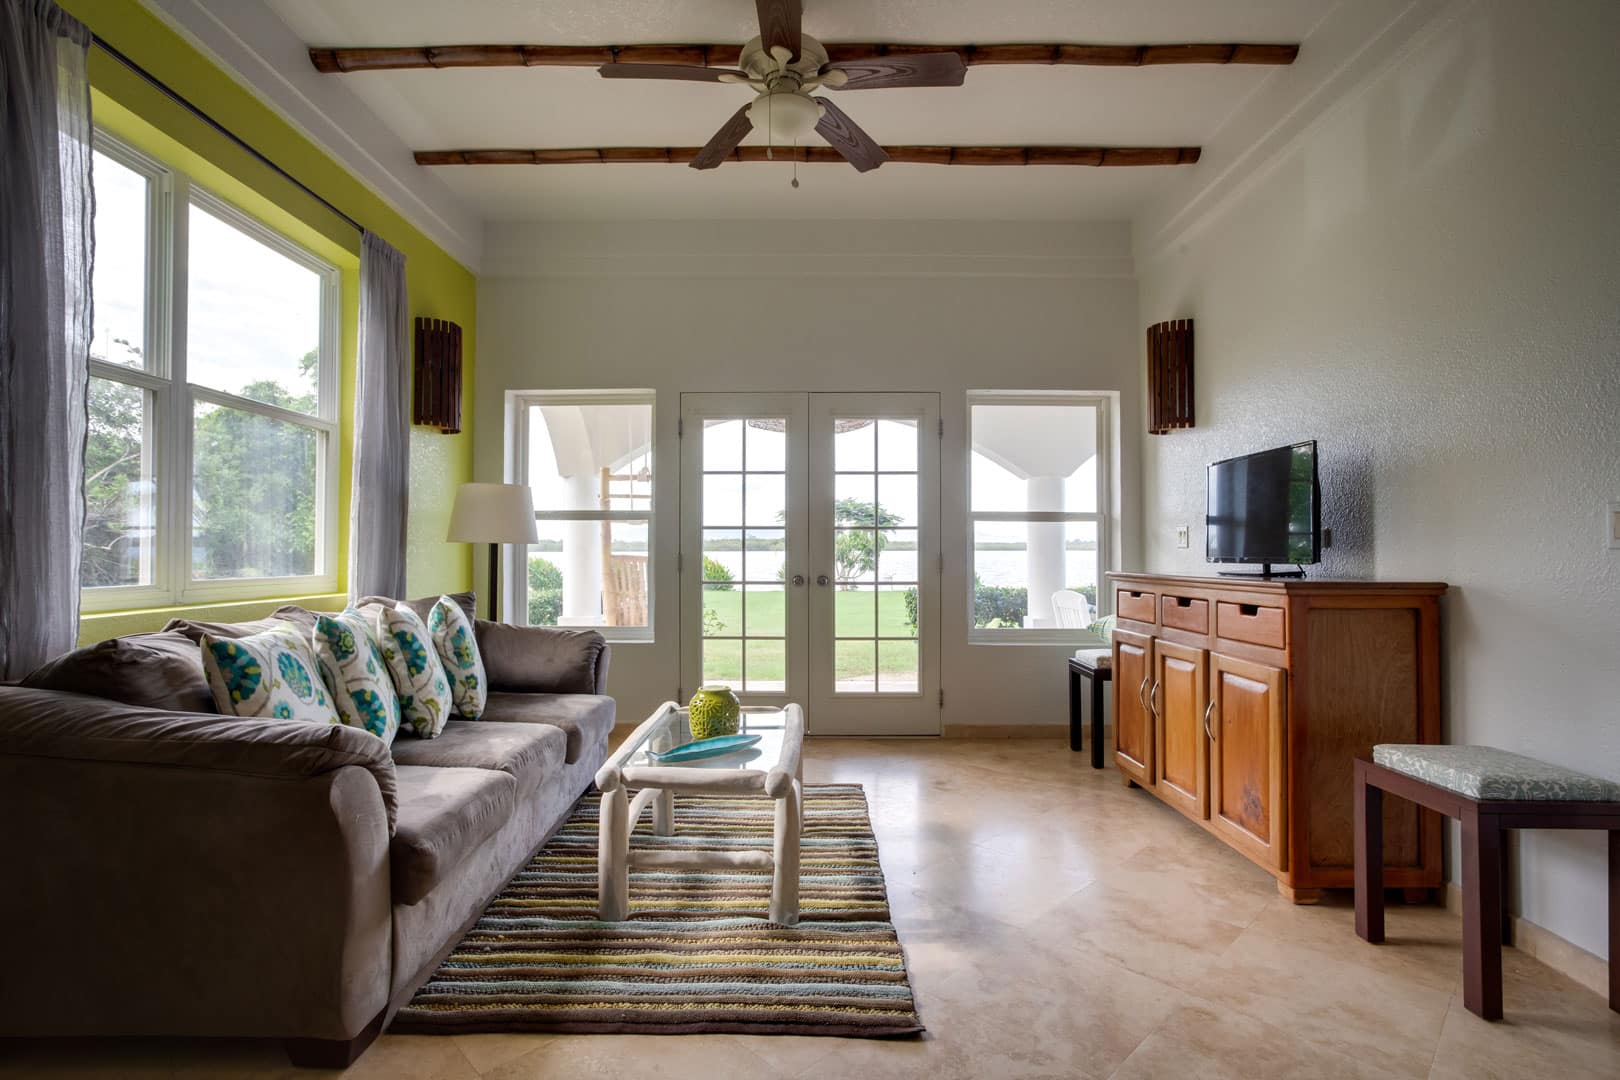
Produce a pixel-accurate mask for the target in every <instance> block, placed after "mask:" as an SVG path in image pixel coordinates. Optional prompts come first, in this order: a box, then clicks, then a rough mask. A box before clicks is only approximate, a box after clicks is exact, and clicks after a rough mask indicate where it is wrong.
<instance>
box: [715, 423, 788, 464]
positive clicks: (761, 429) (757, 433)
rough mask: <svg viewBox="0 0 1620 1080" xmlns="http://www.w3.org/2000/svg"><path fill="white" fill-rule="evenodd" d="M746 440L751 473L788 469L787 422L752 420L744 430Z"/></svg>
mask: <svg viewBox="0 0 1620 1080" xmlns="http://www.w3.org/2000/svg"><path fill="white" fill-rule="evenodd" d="M744 439H745V444H746V449H747V453H748V462H747V468H748V471H749V472H751V473H755V472H782V471H784V470H786V469H787V421H786V420H782V419H773V420H750V421H748V424H747V427H746V428H745V429H744ZM706 467H707V466H706Z"/></svg>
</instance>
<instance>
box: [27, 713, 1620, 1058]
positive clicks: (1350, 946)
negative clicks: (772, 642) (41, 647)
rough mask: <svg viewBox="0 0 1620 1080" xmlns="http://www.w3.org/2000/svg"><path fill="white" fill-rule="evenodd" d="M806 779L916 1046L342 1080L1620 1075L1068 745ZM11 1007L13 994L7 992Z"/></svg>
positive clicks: (837, 1043) (904, 759)
mask: <svg viewBox="0 0 1620 1080" xmlns="http://www.w3.org/2000/svg"><path fill="white" fill-rule="evenodd" d="M806 751H807V764H806V778H807V779H808V780H810V781H811V782H815V781H831V780H836V781H841V782H859V783H861V784H864V785H865V786H866V791H867V797H868V799H869V800H870V802H871V807H872V820H873V823H874V825H875V827H876V830H877V836H878V842H879V846H880V848H881V851H882V858H883V869H884V872H885V873H886V875H887V877H888V882H889V893H890V899H891V903H892V907H893V910H894V921H895V924H896V926H897V927H898V928H899V930H900V936H901V940H902V941H903V942H904V943H905V945H906V949H907V954H908V958H909V962H910V967H911V976H912V981H913V984H914V986H915V989H916V993H917V998H918V1004H919V1008H920V1010H921V1012H922V1017H923V1022H924V1023H925V1024H927V1025H928V1029H929V1030H928V1034H927V1035H926V1036H924V1037H923V1038H921V1039H918V1040H908V1041H901V1042H882V1041H872V1040H858V1039H812V1038H757V1037H741V1036H687V1037H652V1036H558V1037H546V1036H535V1035H474V1036H459V1037H455V1038H431V1037H423V1036H414V1037H413V1036H401V1037H391V1036H384V1037H383V1038H382V1039H380V1040H379V1041H378V1042H377V1044H376V1045H375V1046H374V1047H372V1049H371V1051H370V1052H369V1053H368V1054H367V1055H366V1056H365V1057H364V1058H362V1059H361V1061H360V1062H359V1063H358V1064H357V1065H356V1066H355V1067H354V1068H353V1069H351V1070H349V1073H348V1074H347V1075H350V1076H355V1077H368V1078H371V1077H376V1078H385V1077H386V1078H399V1080H471V1078H475V1077H480V1076H483V1077H491V1078H501V1080H519V1078H527V1077H568V1078H570V1080H573V1078H579V1080H586V1078H591V1077H641V1076H650V1077H699V1078H702V1080H725V1078H730V1077H761V1078H777V1077H783V1078H786V1077H801V1076H803V1077H815V1078H822V1077H830V1078H843V1077H859V1078H862V1080H868V1078H870V1080H877V1078H881V1077H891V1076H893V1077H927V1078H928V1080H952V1078H958V1077H986V1078H1001V1077H1092V1076H1096V1077H1104V1076H1116V1077H1132V1078H1138V1077H1176V1078H1178V1080H1184V1078H1189V1077H1199V1078H1202V1077H1242V1078H1245V1080H1263V1078H1268V1077H1307V1076H1310V1077H1380V1078H1387V1077H1446V1078H1453V1077H1456V1078H1464V1077H1466V1078H1476V1077H1487V1078H1488V1077H1501V1078H1509V1077H1512V1078H1518V1077H1555V1078H1557V1080H1576V1078H1579V1077H1603V1078H1607V1080H1613V1078H1615V1077H1617V1076H1620V1016H1616V1015H1615V1014H1614V1013H1611V1012H1609V1011H1608V1009H1607V1008H1606V1007H1605V1003H1604V1002H1603V1000H1602V999H1601V998H1599V997H1598V996H1597V995H1595V994H1593V993H1591V992H1590V991H1588V990H1586V989H1585V988H1583V987H1581V986H1578V985H1577V984H1575V983H1573V982H1571V981H1570V980H1568V979H1566V978H1564V977H1563V976H1561V975H1559V974H1557V973H1556V972H1554V971H1552V970H1550V969H1548V968H1546V967H1544V966H1542V965H1541V964H1539V963H1537V962H1536V961H1534V960H1532V959H1530V958H1528V957H1526V956H1525V955H1523V954H1522V953H1519V952H1518V951H1516V950H1512V949H1509V950H1508V951H1507V954H1506V955H1507V960H1506V964H1505V968H1506V971H1505V981H1506V1009H1507V1019H1506V1020H1505V1021H1504V1022H1502V1023H1498V1024H1487V1023H1485V1022H1484V1021H1482V1020H1480V1019H1478V1018H1477V1017H1475V1016H1473V1015H1471V1014H1470V1013H1468V1012H1466V1011H1464V1009H1463V1007H1462V989H1461V966H1462V953H1461V949H1460V946H1459V935H1460V930H1461V927H1460V924H1459V922H1458V920H1457V919H1456V918H1455V917H1454V916H1452V915H1450V914H1448V913H1446V912H1445V911H1444V910H1442V909H1439V908H1427V907H1426V908H1408V907H1395V908H1391V909H1390V915H1389V944H1388V945H1386V946H1383V947H1377V948H1375V947H1373V946H1370V945H1367V944H1365V943H1364V942H1362V941H1360V940H1359V939H1357V938H1356V936H1355V934H1354V931H1353V930H1352V929H1351V911H1350V907H1349V902H1348V898H1347V897H1343V896H1334V897H1332V899H1331V900H1330V901H1329V902H1328V903H1325V904H1323V905H1322V906H1320V907H1294V906H1292V905H1290V904H1287V903H1284V902H1283V901H1282V900H1281V899H1280V898H1279V897H1278V895H1277V892H1276V889H1275V887H1274V885H1273V883H1272V879H1271V878H1270V877H1269V876H1267V875H1266V874H1264V873H1262V872H1261V871H1259V870H1257V869H1256V868H1255V867H1253V866H1251V865H1250V864H1249V863H1247V862H1246V861H1244V860H1243V859H1242V858H1240V857H1238V856H1237V855H1235V854H1233V853H1232V852H1230V851H1227V850H1226V849H1225V848H1223V847H1222V846H1221V845H1220V844H1218V843H1216V842H1215V841H1214V840H1213V839H1211V838H1210V837H1209V836H1207V835H1205V834H1204V833H1203V832H1202V831H1200V830H1199V829H1197V828H1195V827H1193V826H1192V825H1191V824H1190V823H1188V822H1186V821H1184V820H1183V819H1181V818H1180V817H1179V816H1177V815H1176V814H1175V813H1174V812H1173V811H1171V810H1170V809H1169V808H1167V807H1165V806H1163V805H1161V804H1159V803H1158V802H1156V801H1155V800H1153V799H1152V798H1151V797H1149V796H1147V795H1146V794H1145V793H1143V792H1140V791H1127V790H1126V789H1125V788H1124V787H1122V786H1121V784H1120V782H1119V774H1118V773H1116V772H1115V771H1114V770H1113V769H1112V768H1109V769H1106V770H1104V771H1102V772H1094V771H1093V770H1092V769H1091V768H1090V767H1089V765H1088V764H1087V760H1088V759H1087V755H1082V754H1071V753H1070V752H1069V751H1068V749H1067V747H1066V745H1065V744H1064V743H1062V742H1060V741H1058V740H1056V739H1054V740H1051V741H1046V740H1017V741H999V742H968V741H946V742H936V741H928V742H923V741H880V740H853V739H850V740H822V741H812V742H810V743H808V744H807V745H806ZM11 989H12V990H13V991H17V990H23V989H24V988H19V987H12V988H11ZM0 1074H3V1075H6V1076H42V1077H56V1076H103V1077H132V1078H140V1077H160V1076H161V1077H169V1076H221V1077H223V1076H286V1077H299V1076H302V1077H307V1076H310V1075H312V1074H310V1073H308V1072H304V1071H301V1070H295V1069H292V1068H290V1067H289V1066H288V1065H287V1063H286V1059H285V1058H284V1057H282V1055H281V1052H280V1050H279V1049H278V1048H277V1047H275V1046H273V1045H265V1044H258V1043H246V1042H244V1043H234V1042H226V1043H197V1042H179V1041H171V1040H161V1041H158V1040H150V1041H122V1040H120V1041H111V1042H89V1043H77V1044H75V1043H68V1042H61V1041H52V1042H45V1041H40V1042H32V1041H30V1042H15V1041H13V1042H9V1043H8V1042H5V1041H0Z"/></svg>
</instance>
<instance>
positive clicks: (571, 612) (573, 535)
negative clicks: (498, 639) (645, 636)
mask: <svg viewBox="0 0 1620 1080" xmlns="http://www.w3.org/2000/svg"><path fill="white" fill-rule="evenodd" d="M568 496H569V499H568V501H569V504H570V505H572V506H595V505H596V503H597V499H598V496H599V492H598V490H597V479H596V477H595V476H593V475H591V474H590V473H584V474H581V475H577V476H570V477H569V478H568ZM562 574H563V596H562V619H561V623H562V625H564V626H596V625H599V624H600V623H601V621H602V525H601V523H600V522H596V521H570V522H567V523H566V524H564V525H563V565H562Z"/></svg>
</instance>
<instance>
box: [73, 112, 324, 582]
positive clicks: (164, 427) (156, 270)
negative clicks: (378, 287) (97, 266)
mask: <svg viewBox="0 0 1620 1080" xmlns="http://www.w3.org/2000/svg"><path fill="white" fill-rule="evenodd" d="M94 148H95V149H96V150H97V151H99V152H100V153H102V154H104V155H106V156H107V157H109V158H112V159H113V160H115V161H117V162H118V163H119V164H121V165H124V166H126V167H128V168H130V169H133V170H135V171H136V172H138V173H141V174H142V175H144V176H145V177H146V178H147V180H148V188H147V193H148V194H147V231H146V236H147V252H146V267H147V274H146V280H147V288H146V293H147V298H146V339H145V342H144V345H143V350H144V351H143V356H144V358H145V361H146V366H145V367H144V368H132V367H128V366H125V365H123V364H112V363H106V362H103V361H100V360H91V361H90V374H91V375H92V376H94V377H96V378H101V379H106V380H109V381H112V382H116V383H121V384H123V385H126V386H133V387H138V388H140V389H142V390H144V391H147V392H149V393H150V394H151V401H152V409H151V413H150V414H149V419H148V423H147V429H146V438H147V440H148V447H149V455H150V460H151V462H152V474H153V479H154V480H155V482H156V486H157V494H156V499H155V507H154V510H155V513H154V530H153V531H154V537H153V542H152V545H151V550H152V569H151V581H150V582H147V583H144V584H139V585H106V586H96V587H93V588H84V589H81V590H80V593H79V596H80V607H81V608H82V610H84V611H86V612H105V611H124V610H131V609H135V608H145V607H168V606H188V605H195V604H203V603H218V602H225V601H246V600H256V599H274V598H279V597H287V596H301V595H303V596H307V595H314V594H319V593H330V592H334V591H336V589H337V578H338V575H337V566H338V550H337V539H338V521H339V518H338V505H337V502H338V487H339V476H338V468H339V460H340V459H339V453H340V450H341V447H340V445H339V442H340V440H339V433H340V425H339V421H338V397H339V393H340V391H339V381H338V380H339V371H340V368H341V354H340V345H339V322H340V313H341V307H340V303H341V298H340V281H341V276H340V274H339V272H338V269H337V267H335V266H333V265H332V264H331V263H328V262H326V261H325V260H324V259H321V258H319V257H317V256H315V255H314V254H312V253H310V252H309V251H306V250H305V249H304V248H302V247H300V246H299V245H297V244H296V243H294V242H293V241H291V240H289V239H287V238H286V237H284V236H282V235H281V234H280V233H278V232H276V231H274V230H272V229H270V228H268V227H266V226H265V225H263V224H261V223H260V222H258V221H257V220H255V219H254V218H252V217H250V216H249V215H247V214H245V213H243V212H242V211H241V210H239V209H237V208H236V207H235V206H233V205H231V204H230V203H229V202H227V201H225V200H224V199H222V198H220V197H219V196H217V195H215V194H213V193H212V192H210V191H208V190H207V189H205V188H203V187H202V186H200V185H198V184H196V183H195V182H193V181H192V180H191V179H190V177H188V176H187V175H186V174H185V173H183V172H180V171H179V170H177V169H174V168H171V167H170V166H168V165H165V164H164V163H163V162H161V161H159V160H157V159H156V158H153V157H151V156H149V155H147V154H144V153H142V152H141V151H139V150H136V149H135V148H134V147H132V146H129V145H128V144H126V143H124V142H122V141H121V140H119V139H117V138H115V137H113V136H111V135H108V134H107V133H106V132H105V131H102V130H101V129H99V128H98V129H96V131H95V138H94ZM193 203H195V204H196V205H197V206H199V207H201V208H202V209H204V210H206V211H207V212H208V213H210V214H213V215H214V216H215V217H218V218H220V219H221V220H222V221H225V222H226V223H228V224H230V225H231V226H232V227H234V228H237V229H240V230H241V231H242V232H244V233H246V234H247V235H248V236H251V237H252V238H253V239H255V240H257V241H259V242H260V243H263V244H265V245H266V246H267V247H270V248H271V249H273V250H274V251H276V252H278V253H279V254H281V255H284V256H286V257H287V258H289V259H291V260H292V261H294V262H296V263H298V264H299V265H301V266H304V267H306V268H308V269H309V270H311V271H313V272H315V273H316V274H318V275H319V276H320V279H321V312H320V321H321V328H320V342H319V345H318V349H319V353H320V357H319V361H318V366H317V378H316V399H317V403H318V404H317V410H316V413H315V415H313V416H311V415H308V414H305V413H300V412H295V411H293V410H290V409H283V408H279V407H277V406H275V405H267V404H265V403H263V402H259V401H253V400H252V399H250V398H244V397H239V396H237V395H235V394H229V393H224V392H222V391H218V390H214V389H211V388H209V387H204V386H197V385H194V384H191V383H188V382H187V381H186V335H185V326H186V300H187V285H188V280H189V275H188V270H189V267H188V263H187V254H188V252H187V238H188V235H189V234H188V226H189V223H190V212H191V206H192V204H193ZM199 403H205V404H214V405H222V406H226V407H229V408H232V409H237V410H240V411H242V412H248V413H255V414H257V415H259V416H265V417H269V418H271V419H274V420H282V421H287V422H289V423H292V424H296V425H298V426H300V427H304V428H308V429H310V430H311V431H314V432H315V433H316V440H317V441H316V446H317V450H316V455H317V468H316V480H315V483H316V499H315V535H316V537H317V543H316V547H315V572H314V573H313V574H304V575H296V576H287V577H254V578H231V579H218V580H215V579H206V578H194V577H192V571H193V569H194V568H193V566H192V530H191V520H192V486H193V485H192V457H191V455H192V435H193V426H194V415H195V410H196V406H197V405H198V404H199Z"/></svg>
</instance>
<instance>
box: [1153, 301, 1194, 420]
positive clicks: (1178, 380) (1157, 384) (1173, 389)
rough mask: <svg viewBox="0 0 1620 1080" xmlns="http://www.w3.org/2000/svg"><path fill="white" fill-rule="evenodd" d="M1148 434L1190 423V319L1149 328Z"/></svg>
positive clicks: (1191, 344) (1191, 361) (1191, 347)
mask: <svg viewBox="0 0 1620 1080" xmlns="http://www.w3.org/2000/svg"><path fill="white" fill-rule="evenodd" d="M1147 355H1148V434H1149V435H1166V434H1168V433H1170V432H1172V431H1176V430H1178V429H1180V428H1190V427H1192V426H1193V321H1192V320H1191V319H1172V320H1170V321H1169V322H1162V323H1157V324H1155V325H1153V326H1150V327H1148V331H1147Z"/></svg>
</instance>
